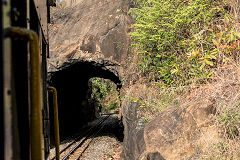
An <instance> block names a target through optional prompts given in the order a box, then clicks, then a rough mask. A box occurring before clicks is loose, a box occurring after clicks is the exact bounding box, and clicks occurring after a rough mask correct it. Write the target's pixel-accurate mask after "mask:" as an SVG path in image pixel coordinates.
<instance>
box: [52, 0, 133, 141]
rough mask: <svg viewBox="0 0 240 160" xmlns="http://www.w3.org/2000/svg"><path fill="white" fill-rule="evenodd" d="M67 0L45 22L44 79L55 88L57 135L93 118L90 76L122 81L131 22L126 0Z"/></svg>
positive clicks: (71, 130)
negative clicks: (46, 55) (47, 53)
mask: <svg viewBox="0 0 240 160" xmlns="http://www.w3.org/2000/svg"><path fill="white" fill-rule="evenodd" d="M66 1H67V0H66ZM68 1H71V2H73V3H72V4H75V5H68V6H65V8H61V9H59V8H58V9H56V8H55V9H54V8H53V10H51V11H54V13H52V17H51V24H50V26H49V39H50V58H49V60H48V72H49V77H48V79H49V83H50V85H52V86H54V87H56V89H57V91H58V102H59V123H60V128H61V129H60V134H61V137H64V136H65V137H67V136H69V135H73V134H74V133H75V132H76V131H77V130H78V128H79V127H81V126H82V125H84V124H86V123H87V122H88V121H91V120H93V119H94V118H95V114H94V113H95V108H94V107H95V106H93V105H90V104H89V101H88V99H89V84H88V81H89V79H90V78H92V77H101V78H106V79H110V80H112V81H113V82H115V83H117V84H119V83H121V81H120V77H119V70H120V64H121V63H122V61H124V59H125V57H126V56H127V51H128V43H129V38H128V35H127V32H128V28H129V25H130V18H129V16H128V14H127V12H128V8H129V0H77V1H76V0H73V1H72V0H68ZM75 2H76V3H75ZM79 115H81V116H79Z"/></svg>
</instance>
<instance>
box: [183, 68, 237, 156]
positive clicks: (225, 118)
mask: <svg viewBox="0 0 240 160" xmlns="http://www.w3.org/2000/svg"><path fill="white" fill-rule="evenodd" d="M212 80H213V81H212V82H211V83H208V84H205V85H202V86H200V87H196V86H192V87H191V89H190V90H191V91H190V92H189V93H188V94H185V95H184V98H183V103H184V102H188V103H191V102H194V101H198V100H199V99H202V98H205V99H208V100H211V101H212V102H214V104H215V106H216V110H217V114H216V115H215V116H214V118H215V123H216V125H217V126H218V128H219V133H220V135H221V136H222V140H221V141H219V142H218V143H217V144H213V145H212V146H211V147H210V148H207V149H206V150H204V151H203V152H202V153H200V154H198V155H196V157H197V158H196V157H194V159H211V160H238V159H240V150H239V148H240V66H238V65H234V64H231V65H225V66H221V67H219V68H216V69H215V72H214V75H213V77H212Z"/></svg>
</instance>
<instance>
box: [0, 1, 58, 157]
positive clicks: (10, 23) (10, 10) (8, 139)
mask: <svg viewBox="0 0 240 160" xmlns="http://www.w3.org/2000/svg"><path fill="white" fill-rule="evenodd" d="M54 5H55V1H54V0H2V3H1V6H0V11H1V17H0V18H1V22H0V23H1V24H0V26H1V31H0V32H1V44H0V45H1V46H0V47H1V51H0V61H1V62H0V65H1V69H0V74H1V77H0V84H1V85H0V86H1V88H0V89H1V90H0V92H1V93H0V98H1V100H0V103H1V104H0V107H1V109H0V114H1V115H0V117H1V121H0V123H1V124H0V127H1V128H0V138H1V148H2V149H1V153H0V159H4V160H9V159H14V160H15V159H16V160H18V159H22V160H27V159H48V157H49V142H50V140H49V138H50V136H49V105H48V93H47V87H48V85H47V81H46V78H47V57H48V56H49V52H48V51H49V49H48V48H49V41H48V23H49V21H50V6H54Z"/></svg>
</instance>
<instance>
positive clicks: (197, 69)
mask: <svg viewBox="0 0 240 160" xmlns="http://www.w3.org/2000/svg"><path fill="white" fill-rule="evenodd" d="M136 3H137V5H136V6H137V7H138V8H132V9H131V10H130V13H131V15H132V16H133V18H134V19H135V20H136V23H135V24H134V25H132V28H133V29H134V31H133V32H132V33H131V34H130V35H131V38H132V40H133V43H132V46H133V47H135V48H136V49H137V52H138V55H140V56H141V58H142V60H141V62H139V64H138V65H139V67H140V68H141V70H142V71H143V73H145V75H146V76H147V77H149V73H152V72H153V73H154V75H157V76H155V77H154V78H152V77H150V78H152V79H151V80H152V81H159V80H161V81H162V82H163V83H164V84H166V85H179V84H183V85H186V84H190V83H191V80H192V79H194V78H196V77H197V79H198V80H199V82H200V83H202V80H207V79H209V77H210V76H211V74H212V72H211V70H210V69H211V68H212V67H214V66H216V65H217V63H218V62H223V56H222V55H228V53H229V52H231V48H230V45H229V43H230V42H232V41H234V40H237V39H238V38H239V37H238V35H239V34H238V33H237V32H236V31H235V29H234V28H233V27H232V26H231V25H230V26H225V27H224V30H223V27H221V26H223V25H225V23H229V19H230V18H229V15H228V13H227V12H226V11H225V10H224V7H223V6H224V5H225V3H224V2H223V1H216V0H148V1H136ZM226 21H228V22H226ZM224 45H225V48H224V47H223V46H224ZM227 45H228V46H227ZM220 46H221V47H220ZM226 46H227V47H226ZM234 49H236V47H235V48H234ZM225 58H226V57H225Z"/></svg>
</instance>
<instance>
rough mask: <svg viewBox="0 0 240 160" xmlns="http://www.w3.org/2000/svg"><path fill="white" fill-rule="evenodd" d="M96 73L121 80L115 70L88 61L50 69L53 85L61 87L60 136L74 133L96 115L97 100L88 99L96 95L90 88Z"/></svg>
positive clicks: (59, 93) (105, 77) (117, 82)
mask: <svg viewBox="0 0 240 160" xmlns="http://www.w3.org/2000/svg"><path fill="white" fill-rule="evenodd" d="M93 77H100V78H104V79H109V80H111V81H113V82H114V83H116V84H120V82H121V81H120V79H119V77H118V76H116V75H115V74H114V73H113V72H111V71H109V70H107V69H106V68H104V67H103V66H101V65H97V64H94V63H89V62H78V63H75V64H72V65H71V66H69V67H66V68H64V69H62V70H60V71H57V72H54V73H51V76H50V85H52V86H54V87H56V89H57V91H58V105H59V107H58V108H59V127H60V137H61V140H64V139H67V138H69V137H71V136H72V135H74V134H75V133H76V132H78V130H79V128H81V127H82V126H84V125H86V124H87V123H88V122H90V121H92V120H94V119H95V118H96V117H97V114H96V113H98V111H97V110H96V108H97V107H96V104H95V102H93V101H89V99H94V98H96V97H91V96H93V94H92V89H90V88H91V87H93V86H94V85H96V82H99V81H98V80H99V79H96V78H95V79H94V78H93ZM50 99H51V98H50ZM50 114H51V110H50ZM51 117H53V116H51ZM50 122H51V123H52V122H53V120H51V119H50ZM51 126H52V125H51ZM51 133H53V131H51Z"/></svg>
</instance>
